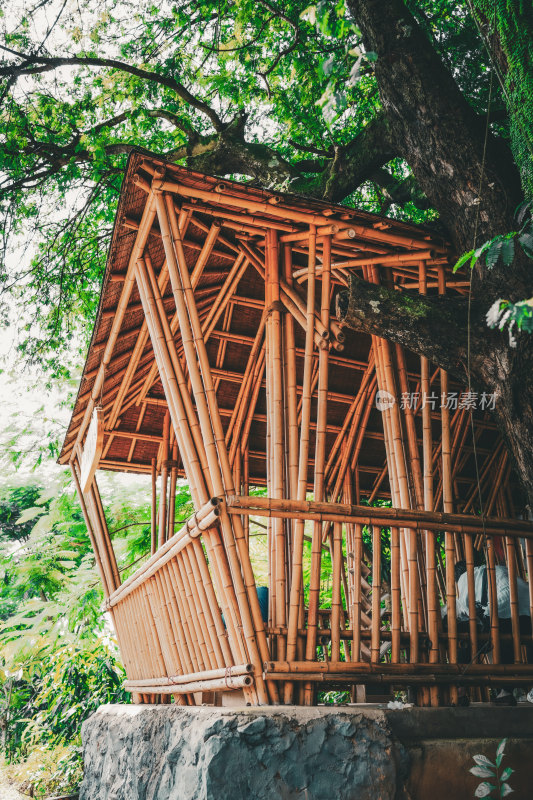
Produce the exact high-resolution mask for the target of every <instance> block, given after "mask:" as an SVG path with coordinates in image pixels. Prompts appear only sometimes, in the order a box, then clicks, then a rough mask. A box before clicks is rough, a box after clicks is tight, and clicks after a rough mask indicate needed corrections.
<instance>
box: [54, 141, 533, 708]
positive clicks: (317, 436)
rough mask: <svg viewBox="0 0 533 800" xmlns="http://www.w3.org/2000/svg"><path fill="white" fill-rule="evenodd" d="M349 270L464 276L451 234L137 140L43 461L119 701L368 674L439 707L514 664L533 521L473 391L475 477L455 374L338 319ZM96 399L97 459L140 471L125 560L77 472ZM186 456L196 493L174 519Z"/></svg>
mask: <svg viewBox="0 0 533 800" xmlns="http://www.w3.org/2000/svg"><path fill="white" fill-rule="evenodd" d="M351 272H357V273H358V274H359V275H361V276H362V277H364V278H365V279H366V280H367V281H371V282H375V283H384V284H385V285H387V286H389V287H391V288H396V289H397V290H398V291H403V290H405V287H409V289H410V290H411V291H412V290H416V291H418V292H420V293H421V294H429V293H444V292H445V291H448V292H455V291H460V292H463V291H464V286H463V285H462V284H461V285H459V283H458V282H457V281H456V280H454V279H453V277H452V276H451V271H450V269H449V267H448V265H447V248H446V244H445V243H444V242H442V241H440V240H438V239H436V238H435V237H432V236H431V235H430V234H428V233H427V232H425V231H423V230H421V229H417V228H414V227H412V226H411V227H409V226H406V225H403V224H401V223H396V222H393V221H390V220H382V219H379V218H377V217H374V216H372V215H364V214H360V213H358V212H352V211H350V210H349V209H345V208H341V207H336V206H327V205H326V204H322V203H318V202H309V203H304V202H303V201H301V200H299V199H297V198H292V197H290V196H287V197H283V196H280V195H271V194H268V193H266V192H260V191H258V190H255V189H250V188H249V187H243V186H240V185H238V184H234V183H231V182H225V181H224V182H222V181H217V180H215V179H212V178H209V177H206V176H201V175H198V174H196V173H190V172H188V171H186V170H183V169H181V168H177V167H175V166H171V165H166V164H164V163H162V162H158V161H155V160H147V159H145V158H143V157H141V156H140V155H137V154H136V155H134V156H133V157H132V158H131V159H130V164H129V167H128V174H127V177H126V184H125V189H124V191H123V195H122V200H121V207H120V209H119V214H118V217H117V225H116V228H115V233H114V239H113V244H112V248H111V254H110V259H109V264H108V270H107V273H106V278H105V281H104V290H103V296H102V301H101V307H100V312H99V317H98V320H97V326H96V329H95V334H94V336H93V341H92V344H91V348H90V351H89V356H88V360H87V364H86V368H85V371H84V377H83V379H82V384H81V386H80V392H79V395H78V398H77V401H76V407H75V409H74V412H73V417H72V421H71V425H70V427H69V430H68V432H67V437H66V439H65V445H64V448H63V452H62V454H61V459H60V460H61V461H62V462H63V463H67V462H68V463H70V467H71V471H72V475H73V480H74V483H75V485H76V488H77V491H78V494H79V497H80V503H81V507H82V512H83V515H84V519H85V523H86V525H87V529H88V532H89V536H90V539H91V544H92V547H93V549H94V553H95V560H96V566H97V569H98V572H99V575H100V578H101V581H102V585H103V588H104V595H105V603H106V608H107V609H108V610H109V612H110V613H111V615H112V618H113V623H114V626H115V629H116V632H117V636H118V640H119V644H120V649H121V653H122V657H123V660H124V663H125V667H126V672H127V682H126V688H127V689H128V690H129V691H131V692H132V693H133V696H134V699H135V701H136V702H154V701H161V702H168V701H169V700H170V698H171V697H172V698H173V699H174V702H176V703H180V704H185V705H192V704H196V703H202V702H205V701H206V698H208V697H210V696H212V693H213V692H215V693H222V694H223V693H224V692H229V691H231V692H239V693H241V694H242V695H243V698H244V700H245V701H246V702H249V703H251V704H276V703H301V704H306V705H312V704H314V703H316V702H317V701H318V700H319V692H320V691H322V690H323V689H324V688H327V687H328V686H330V685H332V686H336V685H339V686H340V687H341V688H345V689H346V690H347V691H349V692H350V693H351V697H352V698H356V697H357V698H361V697H362V693H361V692H362V687H363V686H365V685H366V686H367V687H370V688H371V687H372V686H376V685H382V686H383V687H385V688H384V689H380V692H383V691H390V690H391V688H390V687H392V690H394V689H396V688H405V687H412V688H413V691H414V696H415V698H416V701H417V702H418V703H419V704H421V705H439V704H442V703H457V702H458V697H459V691H463V690H464V688H465V687H466V688H467V689H468V691H470V692H471V693H473V696H475V697H477V698H479V697H482V696H484V695H483V694H482V692H486V689H485V688H483V687H486V686H488V685H491V682H492V683H494V682H495V681H496V682H497V683H498V684H502V685H512V686H518V685H526V684H527V683H528V682H531V681H533V671H532V670H533V666H530V665H529V664H528V663H527V654H528V648H529V646H530V643H531V634H530V633H527V632H524V627H523V625H522V621H521V615H522V616H523V609H522V608H521V607H520V606H519V591H518V585H519V584H518V582H519V581H520V580H526V581H528V582H529V598H530V602H529V605H530V609H531V612H533V586H532V582H531V580H530V576H531V570H532V568H533V526H532V525H531V523H529V522H527V521H522V520H519V519H515V518H514V517H515V516H516V509H518V508H520V504H521V499H520V494H519V491H518V490H517V487H516V484H515V483H514V479H513V476H512V473H511V470H510V468H509V464H508V458H507V453H506V451H505V448H504V445H503V443H502V442H501V441H500V440H499V438H498V434H497V432H496V431H495V426H494V423H493V422H492V421H491V419H490V413H489V409H483V408H482V409H481V410H478V411H476V412H475V426H474V430H475V437H476V441H475V448H476V452H477V453H478V456H480V458H481V459H482V463H481V465H480V475H479V484H480V487H479V488H480V490H481V496H480V493H479V489H478V483H477V477H476V474H475V471H474V460H473V449H474V445H473V443H472V441H471V428H472V426H471V418H470V410H469V406H468V403H467V401H466V400H465V401H464V402H463V404H462V405H461V403H459V402H456V403H455V405H454V404H453V402H450V401H449V398H450V397H452V396H453V395H454V393H455V395H456V396H458V397H461V393H462V392H464V391H465V390H464V388H463V387H460V386H456V385H455V384H454V383H453V382H452V381H451V380H450V378H449V376H448V375H447V374H446V373H445V372H444V371H443V370H438V369H435V367H433V366H432V365H431V364H430V363H429V362H428V360H427V359H425V358H421V359H419V358H415V357H414V356H413V354H411V353H409V352H407V351H405V350H404V349H403V348H402V347H401V346H400V345H398V344H393V343H391V342H389V341H386V340H384V339H380V338H379V337H376V336H372V337H367V336H363V335H357V334H355V333H354V332H351V331H347V330H344V329H343V328H342V327H341V326H340V324H339V322H338V320H337V319H336V316H335V312H334V309H335V294H336V292H337V291H338V289H339V287H343V286H346V285H347V284H348V282H349V276H350V274H351ZM442 398H444V401H442V402H441V400H442ZM97 405H98V406H100V407H101V408H102V409H103V414H104V420H105V422H104V445H103V450H102V452H101V454H100V457H99V462H98V466H99V467H100V468H101V469H102V468H103V469H105V468H107V469H114V470H123V471H133V472H138V473H141V474H145V475H146V476H150V478H148V481H151V489H150V490H149V491H150V493H151V504H152V513H151V520H150V527H151V552H150V554H149V557H148V559H147V560H146V561H145V563H143V564H142V566H140V567H139V568H138V569H137V570H136V572H135V573H134V574H133V575H131V576H130V577H129V578H128V579H127V580H125V581H124V582H121V580H120V575H119V570H118V567H117V563H116V559H115V556H114V552H113V545H112V539H111V536H110V534H109V531H108V529H107V525H106V521H105V514H104V509H103V505H102V501H101V498H100V494H99V492H98V487H97V484H96V478H92V480H91V482H90V484H89V485H88V486H82V472H83V470H82V461H83V458H84V455H85V454H84V448H86V447H87V446H88V445H87V435H88V434H87V430H88V428H89V424H90V422H91V417H92V415H93V410H94V408H95V406H97ZM182 479H185V480H186V482H187V484H188V486H189V488H190V492H191V497H192V500H193V503H194V508H195V511H194V514H193V515H192V517H191V518H190V519H189V520H188V521H187V522H186V523H185V524H183V523H182V522H179V523H178V522H177V520H178V519H179V517H180V512H179V509H177V508H176V492H177V488H178V486H179V482H180V481H181V480H182ZM265 492H266V494H265ZM479 512H482V513H483V517H482V518H480V516H479ZM252 536H260V537H262V538H261V541H262V542H263V544H264V548H265V555H266V559H267V563H268V585H267V586H259V585H258V580H257V578H256V571H254V563H253V559H252V557H251V555H250V541H251V537H252ZM462 560H464V561H465V562H466V573H467V585H468V588H469V602H468V620H467V624H466V625H462V626H460V625H458V624H457V620H456V614H455V608H456V603H457V597H456V595H457V585H456V580H455V574H454V567H455V564H456V563H457V562H458V561H462ZM479 564H485V565H486V567H487V574H488V589H489V598H490V622H489V626H488V630H487V631H481V630H480V629H479V626H478V621H477V617H476V605H475V604H476V597H475V589H474V584H475V569H476V568H477V565H479ZM501 566H504V567H506V570H507V573H506V574H507V576H508V581H509V594H510V628H508V629H507V628H506V629H505V631H503V630H502V626H501V621H500V620H499V619H498V603H497V580H496V575H497V569H498V568H499V567H501ZM265 593H266V594H267V596H268V603H267V604H266V605H265V604H264V603H262V602H260V595H261V596H264V595H265ZM444 608H446V610H447V614H446V615H445V618H444V617H443V613H442V610H443V609H444ZM509 647H510V648H511V651H512V658H511V662H512V663H509V658H508V653H509ZM465 648H466V651H468V652H469V654H470V655H469V656H468V662H469V666H468V669H467V670H466V669H465V667H464V659H462V656H461V653H464V652H465ZM506 654H507V655H506ZM470 662H471V663H470Z"/></svg>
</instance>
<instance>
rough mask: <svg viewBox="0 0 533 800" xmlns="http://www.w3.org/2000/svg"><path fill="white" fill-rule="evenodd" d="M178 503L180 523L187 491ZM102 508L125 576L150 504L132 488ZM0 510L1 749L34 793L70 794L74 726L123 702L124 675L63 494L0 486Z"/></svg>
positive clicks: (76, 759)
mask: <svg viewBox="0 0 533 800" xmlns="http://www.w3.org/2000/svg"><path fill="white" fill-rule="evenodd" d="M113 496H116V494H115V493H114V494H113ZM177 498H178V506H179V507H178V511H177V518H178V519H180V518H182V517H185V516H188V514H189V513H190V509H191V498H190V493H189V492H188V490H187V488H186V487H184V486H181V487H180V488H179V490H178V494H177ZM103 502H104V505H105V506H106V513H107V517H108V521H109V527H110V531H111V533H112V536H113V544H114V547H115V550H116V552H117V554H118V562H119V569H120V570H121V571H122V572H123V573H124V574H128V572H129V571H130V570H132V569H134V565H135V562H138V561H139V560H141V559H142V558H146V556H147V555H148V553H149V549H150V526H149V523H148V524H147V523H146V522H144V521H142V520H149V517H150V513H149V507H148V504H147V503H145V502H143V499H142V495H141V494H139V491H138V489H137V490H136V492H135V494H132V495H131V496H130V497H128V493H127V491H126V490H124V491H123V492H122V495H121V500H120V501H119V502H112V501H111V502H108V501H107V499H106V492H104V493H103ZM0 510H1V511H2V514H3V516H2V520H4V519H6V520H7V527H5V528H4V523H2V527H1V531H2V535H1V536H0V580H1V583H0V732H1V733H0V747H1V748H2V749H3V751H4V755H5V757H6V759H7V760H8V761H9V762H10V763H11V764H12V765H13V770H14V771H15V773H16V775H17V777H18V779H20V780H27V781H29V783H30V784H31V785H32V786H33V789H34V792H35V796H41V795H42V794H44V793H45V792H46V793H47V794H48V793H49V792H51V791H53V792H64V791H69V790H71V789H74V788H76V785H77V782H78V781H79V779H80V777H81V757H80V738H79V735H80V728H81V724H82V723H83V721H84V720H85V719H86V718H87V717H88V716H89V715H90V714H91V713H93V711H95V710H96V708H97V707H98V706H99V705H101V704H102V703H108V702H128V699H129V695H128V694H127V693H126V692H124V690H123V689H122V683H123V680H124V677H125V675H124V669H123V667H122V664H121V662H120V659H119V656H118V650H117V646H116V642H115V641H114V638H113V633H112V628H111V624H110V621H109V619H108V618H107V615H105V614H104V613H103V612H102V592H101V588H100V581H99V579H98V574H97V572H96V569H95V565H94V557H93V554H92V551H91V548H90V542H89V539H88V536H87V531H86V529H85V524H84V522H83V519H82V516H81V512H80V509H79V505H78V502H77V500H76V499H75V498H74V496H73V494H72V492H71V490H70V487H68V486H66V485H63V486H61V485H59V486H54V487H47V488H43V487H39V486H30V487H27V488H20V487H17V488H14V489H9V488H6V489H4V492H3V495H2V504H1V505H0ZM37 512H38V513H37ZM25 517H28V519H27V522H24V519H25ZM30 517H31V519H30ZM13 520H14V521H13ZM137 520H141V522H140V524H137ZM17 523H20V524H19V527H20V529H21V530H23V531H24V535H23V536H22V535H21V536H19V535H18V534H17V531H16V525H17Z"/></svg>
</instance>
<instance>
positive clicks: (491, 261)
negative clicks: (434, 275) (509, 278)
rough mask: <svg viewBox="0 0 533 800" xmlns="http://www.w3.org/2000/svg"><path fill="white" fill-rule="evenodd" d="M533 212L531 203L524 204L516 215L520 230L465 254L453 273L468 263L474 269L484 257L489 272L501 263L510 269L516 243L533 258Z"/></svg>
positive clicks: (499, 237) (491, 240) (494, 239)
mask: <svg viewBox="0 0 533 800" xmlns="http://www.w3.org/2000/svg"><path fill="white" fill-rule="evenodd" d="M531 211H532V206H531V203H523V204H522V205H521V206H520V208H519V209H518V212H517V215H516V219H517V222H518V224H519V225H520V226H521V227H520V229H519V230H517V231H510V232H509V233H506V234H503V235H500V236H495V237H494V238H493V239H490V240H489V241H488V242H484V243H483V244H482V245H481V246H480V247H478V248H476V249H475V250H469V251H468V252H467V253H463V255H462V256H461V257H460V258H459V259H458V261H457V263H456V264H455V266H454V268H453V271H454V272H457V270H458V269H460V268H461V267H463V266H464V265H465V264H466V263H467V262H470V264H469V266H470V269H474V267H475V265H476V263H477V261H478V260H479V259H480V258H481V256H483V255H484V256H485V264H486V266H487V269H489V270H490V269H493V268H494V267H495V266H496V265H497V264H498V262H499V261H501V262H502V263H503V264H504V266H506V267H509V266H510V265H511V264H512V263H513V259H514V257H515V241H517V242H518V243H519V244H520V246H521V248H522V250H523V251H524V253H525V255H526V256H527V257H528V258H533V219H532V217H531Z"/></svg>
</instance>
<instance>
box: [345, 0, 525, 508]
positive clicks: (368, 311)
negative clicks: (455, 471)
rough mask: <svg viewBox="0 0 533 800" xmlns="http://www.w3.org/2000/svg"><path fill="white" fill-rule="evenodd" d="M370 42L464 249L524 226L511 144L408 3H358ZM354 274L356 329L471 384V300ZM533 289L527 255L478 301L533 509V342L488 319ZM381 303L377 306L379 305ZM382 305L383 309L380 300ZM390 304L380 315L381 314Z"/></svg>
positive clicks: (476, 349) (478, 353) (478, 318)
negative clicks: (431, 296)
mask: <svg viewBox="0 0 533 800" xmlns="http://www.w3.org/2000/svg"><path fill="white" fill-rule="evenodd" d="M348 4H349V7H350V9H351V12H352V13H353V16H354V18H355V20H356V21H357V23H358V25H359V27H360V28H361V31H362V34H363V38H364V41H365V46H366V48H367V49H368V50H373V51H375V52H376V53H377V56H378V58H377V61H376V78H377V82H378V88H379V92H380V97H381V102H382V106H383V110H384V112H385V113H386V114H387V117H388V121H389V128H390V135H391V137H392V138H393V139H394V141H395V142H396V143H397V144H398V147H399V150H400V152H401V153H402V155H403V157H404V158H405V160H406V161H407V162H408V164H409V165H410V167H411V169H412V170H413V173H414V175H415V177H416V179H417V182H418V184H419V186H420V188H421V189H422V190H423V192H424V193H425V194H426V196H427V197H428V198H429V200H430V201H431V203H432V205H433V206H434V207H435V208H436V209H437V210H438V211H439V213H440V216H441V219H442V221H443V223H444V224H445V225H446V226H447V228H448V230H449V232H450V236H451V238H452V241H453V244H454V245H455V247H456V249H457V252H458V254H460V253H462V252H464V251H466V250H470V249H471V248H472V247H473V246H474V244H475V243H476V244H477V245H478V246H479V244H480V243H482V242H484V241H486V240H487V239H490V238H492V237H494V236H496V235H498V234H502V233H508V232H509V231H511V230H513V226H514V219H513V214H514V210H515V208H516V206H517V204H518V203H519V202H520V200H521V197H522V195H521V191H520V182H519V175H518V172H517V170H516V167H515V165H514V162H513V160H512V158H511V154H510V152H509V150H508V148H507V146H506V145H505V143H503V142H501V141H499V140H497V139H496V138H495V137H494V136H492V134H491V133H490V132H489V135H488V137H487V140H486V147H485V127H484V124H483V122H482V121H480V120H479V118H478V117H477V116H476V114H475V113H474V112H473V110H472V109H471V108H470V107H469V105H468V103H467V102H466V100H465V99H464V97H463V96H462V94H461V92H460V91H459V89H458V87H457V85H456V84H455V81H454V80H453V77H452V76H451V75H450V73H449V72H448V71H447V69H446V67H445V65H444V63H443V62H442V60H441V59H440V57H439V56H438V54H437V53H436V52H435V49H434V47H433V45H432V43H431V42H430V41H429V39H428V38H427V36H426V34H425V33H424V31H423V30H422V29H421V28H420V26H419V25H418V24H417V22H416V20H415V19H414V17H413V16H412V14H411V13H410V12H409V11H408V9H407V8H406V6H405V5H404V3H403V2H402V0H387V2H385V3H384V2H382V0H348ZM387 292H388V290H386V289H383V287H376V286H371V285H369V284H365V283H364V282H363V281H357V280H356V281H354V282H352V285H351V287H350V291H349V292H348V293H343V294H341V295H340V297H339V301H338V303H339V305H338V307H339V313H340V315H341V317H342V318H343V319H344V322H345V324H346V325H349V326H350V327H353V328H355V329H357V330H365V331H367V332H371V333H377V334H379V335H382V336H384V337H386V338H388V339H391V340H392V341H398V342H401V343H402V344H404V345H405V346H407V347H408V348H410V349H411V350H413V351H414V352H417V353H421V354H423V355H426V356H427V357H428V358H430V359H431V360H432V361H433V362H434V363H436V364H439V365H441V366H443V367H444V368H446V369H448V370H450V372H452V373H453V374H454V375H456V376H457V377H459V378H460V379H461V380H462V381H463V383H465V384H466V383H467V361H468V358H467V320H466V310H465V304H464V302H462V301H458V300H454V299H452V298H446V299H442V300H440V301H427V302H426V301H425V300H422V299H421V298H412V297H411V298H406V296H405V295H402V294H401V293H400V292H397V291H396V292H388V293H387ZM532 294H533V270H532V269H531V265H530V263H529V262H528V259H526V258H525V256H523V254H521V253H518V254H517V256H516V257H515V260H514V262H513V264H512V266H511V267H505V266H504V265H499V266H498V267H496V268H494V269H493V270H492V271H490V272H489V271H488V270H487V268H486V266H485V265H484V263H483V262H482V260H480V261H479V262H478V264H477V266H476V269H475V273H474V277H473V284H472V301H471V326H470V327H471V330H470V342H471V347H470V363H469V372H470V377H471V381H472V385H473V386H474V387H475V388H476V389H477V390H478V391H486V392H489V393H495V394H496V409H495V412H494V415H495V419H496V422H497V424H498V426H499V428H500V431H501V433H502V435H503V436H504V438H505V441H506V443H507V445H508V447H509V450H510V453H511V455H512V457H513V459H514V463H515V467H516V470H517V472H518V475H519V477H520V479H521V481H522V484H523V486H524V489H525V491H526V493H527V496H528V501H529V504H530V506H531V508H533V345H532V338H531V337H530V336H529V335H527V334H521V335H519V337H518V346H517V348H516V349H512V348H510V347H509V344H508V341H507V336H506V334H505V333H500V332H499V331H490V330H489V329H488V328H487V326H486V323H485V320H484V315H485V312H486V311H487V309H488V308H489V307H490V306H491V305H492V303H493V302H494V301H495V300H497V299H499V298H507V299H510V300H513V301H516V300H523V299H525V298H528V297H530V296H531V295H532ZM370 301H372V303H373V305H370ZM376 301H377V302H378V305H377V306H376ZM376 308H379V313H376V311H375V309H376Z"/></svg>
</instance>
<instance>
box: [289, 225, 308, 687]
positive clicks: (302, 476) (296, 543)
mask: <svg viewBox="0 0 533 800" xmlns="http://www.w3.org/2000/svg"><path fill="white" fill-rule="evenodd" d="M308 265H309V267H308V268H309V276H308V281H307V309H306V328H305V350H304V375H303V384H302V419H301V424H300V444H299V456H298V495H297V499H298V500H305V496H306V493H307V468H308V461H309V429H310V423H311V377H312V372H313V347H314V314H315V269H316V229H315V227H314V226H312V227H311V228H310V230H309V258H308ZM304 527H305V522H304V520H303V519H297V520H296V522H295V525H294V528H293V555H292V578H291V591H290V603H289V624H288V631H287V661H292V660H293V659H294V657H295V655H296V646H297V639H298V620H299V617H300V603H301V598H302V594H303V582H302V578H303V546H304ZM312 657H313V658H314V648H313V655H312ZM292 692H293V686H292V684H290V683H287V684H286V686H285V702H286V703H290V702H292Z"/></svg>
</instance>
